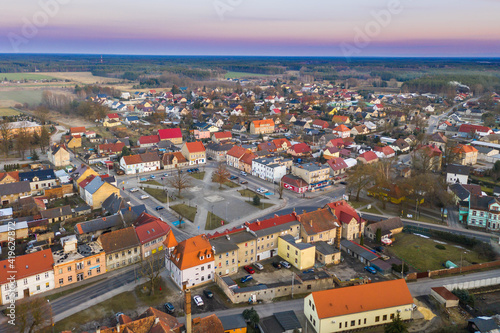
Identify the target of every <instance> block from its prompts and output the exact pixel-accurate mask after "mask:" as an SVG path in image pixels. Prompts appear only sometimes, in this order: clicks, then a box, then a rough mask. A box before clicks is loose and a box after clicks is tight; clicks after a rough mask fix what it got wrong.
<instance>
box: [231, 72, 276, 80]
mask: <svg viewBox="0 0 500 333" xmlns="http://www.w3.org/2000/svg"><path fill="white" fill-rule="evenodd" d="M266 76H270V75H269V74H257V73H245V72H231V71H229V72H227V73H226V75H225V76H224V77H225V78H226V79H241V78H243V77H266Z"/></svg>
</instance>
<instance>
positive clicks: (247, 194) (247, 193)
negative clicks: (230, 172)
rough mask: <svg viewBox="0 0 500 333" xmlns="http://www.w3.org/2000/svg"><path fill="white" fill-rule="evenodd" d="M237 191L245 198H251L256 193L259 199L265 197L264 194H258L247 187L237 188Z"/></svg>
mask: <svg viewBox="0 0 500 333" xmlns="http://www.w3.org/2000/svg"><path fill="white" fill-rule="evenodd" d="M238 192H240V194H241V196H243V197H246V198H253V197H255V195H257V196H258V197H259V198H261V199H267V198H266V196H265V195H262V194H259V193H257V192H254V191H252V190H248V189H244V190H238Z"/></svg>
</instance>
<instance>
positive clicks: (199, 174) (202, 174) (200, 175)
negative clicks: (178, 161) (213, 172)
mask: <svg viewBox="0 0 500 333" xmlns="http://www.w3.org/2000/svg"><path fill="white" fill-rule="evenodd" d="M189 175H190V176H191V177H193V178H195V179H199V180H203V178H205V171H203V172H191V173H190V174H189Z"/></svg>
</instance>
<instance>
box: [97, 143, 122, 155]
mask: <svg viewBox="0 0 500 333" xmlns="http://www.w3.org/2000/svg"><path fill="white" fill-rule="evenodd" d="M123 147H125V143H123V142H115V143H103V144H100V145H98V146H97V152H98V153H99V154H101V155H110V156H112V155H119V154H121V153H122V151H123Z"/></svg>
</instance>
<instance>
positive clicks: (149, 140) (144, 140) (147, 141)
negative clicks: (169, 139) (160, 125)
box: [139, 135, 160, 148]
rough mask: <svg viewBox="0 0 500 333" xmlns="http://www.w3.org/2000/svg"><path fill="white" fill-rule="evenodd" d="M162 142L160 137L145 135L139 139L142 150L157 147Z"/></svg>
mask: <svg viewBox="0 0 500 333" xmlns="http://www.w3.org/2000/svg"><path fill="white" fill-rule="evenodd" d="M159 142H160V137H159V136H158V135H145V136H141V137H140V138H139V146H140V147H141V148H147V147H152V146H155V145H157V144H158V143H159Z"/></svg>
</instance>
